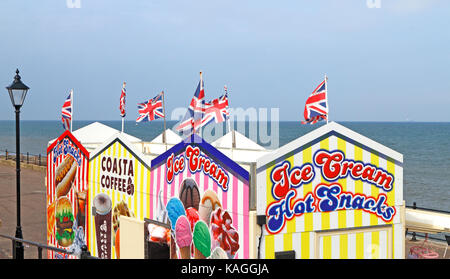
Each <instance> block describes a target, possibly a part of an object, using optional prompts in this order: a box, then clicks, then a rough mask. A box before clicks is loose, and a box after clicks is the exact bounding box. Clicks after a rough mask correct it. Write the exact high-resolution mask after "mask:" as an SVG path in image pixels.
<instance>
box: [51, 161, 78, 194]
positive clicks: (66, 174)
mask: <svg viewBox="0 0 450 279" xmlns="http://www.w3.org/2000/svg"><path fill="white" fill-rule="evenodd" d="M77 167H78V166H77V163H76V162H75V160H74V159H73V157H72V156H67V157H66V158H65V159H64V161H62V163H61V164H60V165H59V166H58V167H57V168H56V170H55V187H56V198H59V197H62V196H65V195H66V194H67V193H69V191H70V188H71V187H72V182H73V180H74V179H75V175H76V173H77Z"/></svg>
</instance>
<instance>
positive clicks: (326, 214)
mask: <svg viewBox="0 0 450 279" xmlns="http://www.w3.org/2000/svg"><path fill="white" fill-rule="evenodd" d="M256 169H257V170H256V173H257V174H256V176H257V191H256V192H257V208H256V210H257V215H258V218H257V220H258V225H260V226H261V229H262V236H261V238H260V239H259V240H258V241H260V246H259V250H258V254H259V257H261V258H267V259H271V258H279V257H280V258H281V257H290V258H294V257H295V258H298V259H312V258H320V259H369V258H373V259H381V258H383V259H385V258H405V252H404V250H405V249H404V245H405V241H404V235H405V221H404V220H405V218H404V201H403V155H402V154H400V153H398V152H396V151H394V150H392V149H390V148H388V147H386V146H383V145H381V144H379V143H377V142H375V141H373V140H371V139H369V138H367V137H364V136H362V135H360V134H358V133H356V132H354V131H352V130H350V129H348V128H346V127H344V126H342V125H340V124H337V123H335V122H330V123H329V124H326V125H323V126H322V127H320V128H318V129H316V130H314V131H312V132H310V133H308V134H306V135H304V136H302V137H300V138H298V139H296V140H294V141H292V142H290V143H288V144H286V145H285V146H282V147H280V148H279V149H277V150H275V151H274V152H272V153H270V154H268V155H265V156H263V157H261V158H259V159H258V160H257V165H256Z"/></svg>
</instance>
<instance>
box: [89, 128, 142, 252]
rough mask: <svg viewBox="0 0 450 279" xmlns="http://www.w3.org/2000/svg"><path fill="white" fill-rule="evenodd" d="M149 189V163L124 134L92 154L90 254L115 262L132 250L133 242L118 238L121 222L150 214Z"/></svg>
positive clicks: (112, 139) (90, 172)
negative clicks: (124, 219)
mask: <svg viewBox="0 0 450 279" xmlns="http://www.w3.org/2000/svg"><path fill="white" fill-rule="evenodd" d="M149 190H150V161H149V160H147V159H146V158H145V157H144V156H143V154H142V153H141V151H140V148H137V146H135V145H133V143H131V142H129V140H128V138H127V137H126V135H124V134H123V133H117V134H115V135H113V136H112V137H111V138H109V139H108V140H106V141H105V142H103V143H102V144H100V145H99V146H98V147H97V148H96V149H95V150H94V151H92V152H91V155H90V160H89V192H88V201H89V206H88V212H87V214H88V216H89V223H88V248H89V251H90V252H91V255H93V256H96V257H99V258H106V259H117V258H120V256H121V255H124V254H125V252H127V251H128V250H127V249H131V248H133V247H134V246H133V243H132V242H133V239H130V238H127V237H120V235H121V231H120V223H121V220H122V219H123V218H127V217H128V218H130V219H132V220H135V221H136V222H140V221H142V220H143V219H144V217H147V216H149V215H150V212H149V211H150V204H149V201H150V197H149V196H148V193H149ZM142 227H143V226H142ZM132 228H133V227H132ZM143 233H144V232H143V231H142V235H143ZM121 239H122V241H121ZM124 242H126V243H124ZM120 247H124V248H123V249H120Z"/></svg>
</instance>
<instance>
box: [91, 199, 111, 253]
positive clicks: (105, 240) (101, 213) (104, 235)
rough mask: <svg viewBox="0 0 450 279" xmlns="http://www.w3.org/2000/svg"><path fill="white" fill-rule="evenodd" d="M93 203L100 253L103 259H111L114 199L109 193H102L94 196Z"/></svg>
mask: <svg viewBox="0 0 450 279" xmlns="http://www.w3.org/2000/svg"><path fill="white" fill-rule="evenodd" d="M93 204H94V208H95V216H94V220H95V232H96V237H97V250H98V255H99V257H100V258H102V259H111V234H112V226H111V219H112V218H111V217H112V215H111V209H112V201H111V198H110V197H109V196H108V195H106V194H104V193H100V194H97V195H96V196H95V197H94V202H93Z"/></svg>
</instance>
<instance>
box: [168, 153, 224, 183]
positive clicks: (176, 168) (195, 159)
mask: <svg viewBox="0 0 450 279" xmlns="http://www.w3.org/2000/svg"><path fill="white" fill-rule="evenodd" d="M166 165H167V182H168V183H171V182H172V180H173V177H174V175H176V174H178V173H180V172H182V171H183V170H184V168H185V167H186V165H187V167H188V169H189V171H190V172H191V173H196V172H199V171H201V172H203V173H204V174H205V175H208V176H209V177H211V178H212V179H213V180H214V181H215V182H216V183H217V185H219V186H220V188H222V190H223V191H226V190H227V189H228V181H229V176H228V174H227V172H226V171H225V170H224V169H223V168H221V167H220V166H219V165H218V164H216V163H215V162H214V161H213V160H211V159H210V158H208V157H206V156H205V155H202V154H201V152H200V148H198V147H194V146H191V145H188V146H187V147H186V151H185V152H184V153H183V154H180V155H178V156H177V157H176V158H175V155H174V154H173V153H172V154H171V155H170V156H169V158H168V159H167V163H166Z"/></svg>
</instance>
